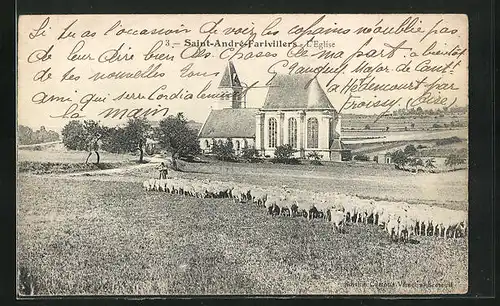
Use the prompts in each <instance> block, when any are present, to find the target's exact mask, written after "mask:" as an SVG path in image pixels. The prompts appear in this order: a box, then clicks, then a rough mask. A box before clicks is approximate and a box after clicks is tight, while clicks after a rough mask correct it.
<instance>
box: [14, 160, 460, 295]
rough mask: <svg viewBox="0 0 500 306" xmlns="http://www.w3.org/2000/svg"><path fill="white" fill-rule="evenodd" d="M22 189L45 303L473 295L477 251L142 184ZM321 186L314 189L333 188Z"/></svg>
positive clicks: (41, 180) (34, 181)
mask: <svg viewBox="0 0 500 306" xmlns="http://www.w3.org/2000/svg"><path fill="white" fill-rule="evenodd" d="M239 169H240V170H241V171H243V172H245V173H247V172H250V168H245V167H241V168H239ZM245 169H246V170H245ZM353 169H355V170H353V171H354V172H358V173H359V171H365V170H361V169H357V170H356V168H353ZM336 170H340V169H336ZM259 171H262V170H259ZM369 171H372V170H369ZM270 172H272V173H279V172H278V171H277V170H274V171H270ZM322 173H323V172H322ZM289 174H291V173H290V172H289V171H286V170H285V171H284V172H283V175H281V176H280V175H271V176H264V177H260V179H259V177H258V176H250V181H252V182H255V183H257V182H258V181H260V182H261V184H264V183H266V182H267V183H271V184H277V183H278V182H279V183H283V182H285V181H286V182H289V183H294V182H295V183H299V184H302V183H303V181H302V180H297V179H296V178H294V177H292V176H290V177H288V175H289ZM186 175H188V174H186ZM189 175H191V174H189ZM192 175H194V174H192ZM285 175H286V176H287V178H284V177H285ZM337 175H338V176H339V177H345V176H346V174H345V173H343V172H340V173H339V174H337ZM247 176H248V175H247ZM229 177H230V176H229V175H228V174H225V175H222V177H221V178H229ZM271 177H272V180H270V178H271ZM18 179H19V188H18V195H19V199H18V216H17V237H18V244H17V245H18V254H19V255H18V256H19V265H20V267H21V268H22V270H23V271H28V272H29V273H30V274H29V276H26V273H25V274H23V275H24V277H23V278H22V280H21V281H22V283H23V284H32V285H33V287H34V292H35V294H54V293H57V294H62V295H67V294H118V295H119V294H194V295H197V294H257V295H258V294H307V293H308V294H353V293H354V294H388V293H400V294H415V293H446V292H448V293H452V292H454V293H465V292H466V290H467V262H468V261H467V240H466V239H439V238H436V237H418V238H417V240H416V241H415V243H408V244H398V243H393V242H391V241H390V240H389V238H388V237H387V235H386V234H385V233H384V232H382V231H381V230H380V229H378V228H377V227H376V226H374V225H362V224H354V225H350V226H347V227H346V229H345V233H339V234H333V233H332V228H331V226H330V225H328V224H327V223H326V222H324V221H322V220H314V221H310V222H308V221H307V220H305V219H304V218H300V217H295V218H290V217H275V218H273V217H271V216H268V215H266V213H265V212H264V210H263V209H260V208H257V207H255V206H253V205H247V204H235V203H233V202H232V201H230V200H227V199H195V198H185V197H182V196H175V195H168V194H165V193H159V192H145V191H143V190H142V188H141V185H140V183H139V182H125V181H119V180H120V179H121V178H120V177H113V178H112V179H114V180H117V181H108V182H106V184H103V183H102V182H101V181H93V180H91V179H90V178H88V177H86V178H85V179H84V180H75V179H56V178H50V179H48V178H46V177H44V176H25V175H21V176H20V177H19V178H18ZM238 179H240V178H239V177H236V180H238ZM388 179H389V180H395V178H389V176H388ZM399 179H400V180H401V178H399ZM289 180H290V181H289ZM379 180H380V178H379ZM402 181H404V180H402ZM438 181H439V182H441V179H439V180H438ZM311 182H312V181H307V183H306V184H307V187H308V188H318V185H319V186H322V184H324V183H323V181H322V180H319V181H318V184H314V185H312V184H311ZM337 182H338V183H340V182H341V181H340V180H339V181H337ZM351 183H353V182H352V181H351V182H349V183H347V184H351ZM358 183H359V184H363V183H362V182H358ZM434 183H436V182H434ZM324 186H326V185H323V188H324ZM394 186H397V185H394ZM383 192H384V190H383V189H382V190H379V193H380V194H383ZM401 282H403V283H406V284H408V285H402V283H401ZM361 284H365V286H364V287H360V285H361ZM421 284H424V287H420V285H421ZM425 284H430V285H428V286H425ZM436 284H443V285H441V286H436Z"/></svg>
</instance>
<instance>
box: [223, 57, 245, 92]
mask: <svg viewBox="0 0 500 306" xmlns="http://www.w3.org/2000/svg"><path fill="white" fill-rule="evenodd" d="M219 88H242V87H241V83H240V79H239V78H238V74H237V73H236V69H235V68H234V65H233V62H231V61H229V62H228V63H227V65H226V68H225V69H224V74H223V75H222V79H221V81H220V84H219Z"/></svg>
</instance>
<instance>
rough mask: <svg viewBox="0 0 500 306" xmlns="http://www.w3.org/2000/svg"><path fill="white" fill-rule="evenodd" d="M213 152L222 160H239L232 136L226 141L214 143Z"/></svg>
mask: <svg viewBox="0 0 500 306" xmlns="http://www.w3.org/2000/svg"><path fill="white" fill-rule="evenodd" d="M212 153H213V154H215V157H216V158H217V159H218V160H221V161H231V162H235V161H237V158H236V155H235V153H234V149H233V142H232V140H231V139H230V138H228V139H227V140H226V141H225V142H222V143H221V144H218V143H217V142H215V143H214V145H213V148H212Z"/></svg>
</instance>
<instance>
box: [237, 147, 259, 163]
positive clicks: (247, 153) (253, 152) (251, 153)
mask: <svg viewBox="0 0 500 306" xmlns="http://www.w3.org/2000/svg"><path fill="white" fill-rule="evenodd" d="M259 157H260V155H259V151H258V150H257V149H255V148H251V147H246V148H243V149H242V150H241V158H242V159H244V160H246V161H250V162H256V161H260V158H259Z"/></svg>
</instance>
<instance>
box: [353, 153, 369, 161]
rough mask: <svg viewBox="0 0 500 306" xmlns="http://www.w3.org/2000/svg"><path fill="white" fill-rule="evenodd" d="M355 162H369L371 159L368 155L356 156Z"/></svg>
mask: <svg viewBox="0 0 500 306" xmlns="http://www.w3.org/2000/svg"><path fill="white" fill-rule="evenodd" d="M354 160H357V161H369V160H370V158H369V157H368V156H367V155H365V154H358V155H355V156H354Z"/></svg>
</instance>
